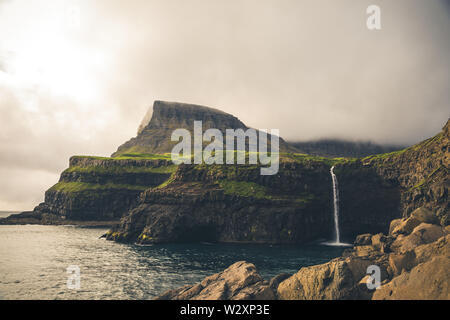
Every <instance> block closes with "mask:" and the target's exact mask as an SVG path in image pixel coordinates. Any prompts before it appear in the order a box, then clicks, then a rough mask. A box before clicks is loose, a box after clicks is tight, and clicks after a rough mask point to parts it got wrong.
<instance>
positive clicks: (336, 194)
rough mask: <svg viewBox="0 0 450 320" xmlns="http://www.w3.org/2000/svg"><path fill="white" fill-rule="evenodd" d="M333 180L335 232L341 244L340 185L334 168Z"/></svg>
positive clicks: (331, 171)
mask: <svg viewBox="0 0 450 320" xmlns="http://www.w3.org/2000/svg"><path fill="white" fill-rule="evenodd" d="M330 174H331V179H332V180H333V210H334V231H335V236H336V239H335V241H334V242H335V243H336V244H339V243H341V239H340V234H339V184H338V180H337V178H336V175H335V174H334V166H332V167H331V169H330Z"/></svg>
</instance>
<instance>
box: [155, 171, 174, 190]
mask: <svg viewBox="0 0 450 320" xmlns="http://www.w3.org/2000/svg"><path fill="white" fill-rule="evenodd" d="M175 172H176V171H174V172H172V175H171V176H170V177H169V179H167V180H166V181H164V182H163V183H161V184H160V185H159V186H157V187H155V189H162V188H164V187H166V186H168V185H169V184H171V183H172V182H173V181H175Z"/></svg>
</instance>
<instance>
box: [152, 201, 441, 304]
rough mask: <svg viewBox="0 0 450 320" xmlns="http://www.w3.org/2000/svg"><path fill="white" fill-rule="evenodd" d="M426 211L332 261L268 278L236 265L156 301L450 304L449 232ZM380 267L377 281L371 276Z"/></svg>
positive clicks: (250, 266)
mask: <svg viewBox="0 0 450 320" xmlns="http://www.w3.org/2000/svg"><path fill="white" fill-rule="evenodd" d="M437 222H438V220H437V219H436V215H435V214H434V213H432V212H430V211H428V210H427V209H425V208H419V209H417V210H416V211H414V212H413V213H412V215H411V217H409V218H407V219H397V220H393V221H392V222H391V225H390V230H389V233H388V234H387V235H384V234H382V233H379V234H375V235H372V234H362V235H359V236H358V237H357V238H356V241H355V243H354V248H352V249H347V250H346V251H345V252H344V254H343V256H342V257H339V258H336V259H333V260H331V261H330V262H327V263H324V264H320V265H314V266H310V267H304V268H301V269H300V270H299V271H298V272H297V273H295V274H293V275H290V274H279V275H277V276H275V277H273V278H272V279H270V280H265V279H263V278H262V277H261V276H260V275H259V273H258V272H257V270H256V268H255V266H254V265H253V264H252V263H250V262H246V261H240V262H236V263H235V264H233V265H231V266H230V267H229V268H227V269H226V270H224V271H223V272H221V273H217V274H214V275H211V276H209V277H206V278H205V279H204V280H203V281H201V282H199V283H197V284H194V285H191V284H190V285H186V286H183V287H180V288H178V289H173V290H168V291H166V292H164V293H162V294H161V295H160V296H159V297H158V298H156V299H157V300H274V299H280V300H355V299H356V300H370V299H373V300H398V299H400V300H420V299H426V300H448V299H450V281H449V279H450V271H449V270H450V269H449V268H450V245H449V241H450V229H449V227H448V226H447V227H446V228H444V227H442V226H440V225H437V224H436V223H437ZM369 266H376V267H377V268H378V269H379V271H380V273H379V279H378V281H379V284H377V286H378V289H376V287H377V286H373V284H375V281H376V280H377V279H375V278H371V276H369V275H368V271H367V270H368V267H369Z"/></svg>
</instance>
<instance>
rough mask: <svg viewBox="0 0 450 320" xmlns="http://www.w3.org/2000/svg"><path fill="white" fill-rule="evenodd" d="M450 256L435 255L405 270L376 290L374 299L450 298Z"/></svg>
mask: <svg viewBox="0 0 450 320" xmlns="http://www.w3.org/2000/svg"><path fill="white" fill-rule="evenodd" d="M449 279H450V258H449V257H448V256H447V257H446V256H437V257H433V258H432V259H431V260H430V261H427V262H424V263H422V264H419V265H417V266H416V267H414V268H413V269H412V270H411V272H403V273H402V274H401V275H399V276H398V277H395V278H394V279H393V280H392V281H390V282H389V283H387V284H385V285H382V286H381V287H380V288H379V289H378V290H376V291H375V293H374V295H373V297H372V299H374V300H449V299H450V285H449V284H450V282H449Z"/></svg>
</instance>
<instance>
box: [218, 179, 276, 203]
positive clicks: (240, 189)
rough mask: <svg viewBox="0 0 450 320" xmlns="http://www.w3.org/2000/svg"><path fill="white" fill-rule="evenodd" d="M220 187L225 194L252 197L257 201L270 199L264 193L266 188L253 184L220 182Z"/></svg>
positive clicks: (230, 181)
mask: <svg viewBox="0 0 450 320" xmlns="http://www.w3.org/2000/svg"><path fill="white" fill-rule="evenodd" d="M219 185H220V187H221V188H222V189H223V190H224V192H225V194H231V195H238V196H241V197H253V198H258V199H270V198H271V197H270V196H269V195H268V194H267V193H266V188H265V187H264V186H261V185H259V184H257V183H254V182H245V181H233V180H222V181H219Z"/></svg>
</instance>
